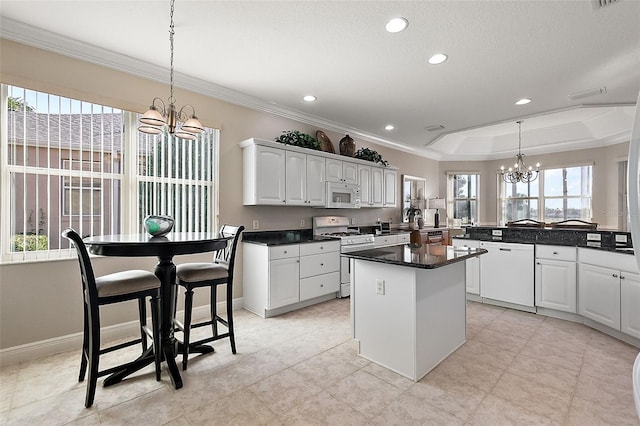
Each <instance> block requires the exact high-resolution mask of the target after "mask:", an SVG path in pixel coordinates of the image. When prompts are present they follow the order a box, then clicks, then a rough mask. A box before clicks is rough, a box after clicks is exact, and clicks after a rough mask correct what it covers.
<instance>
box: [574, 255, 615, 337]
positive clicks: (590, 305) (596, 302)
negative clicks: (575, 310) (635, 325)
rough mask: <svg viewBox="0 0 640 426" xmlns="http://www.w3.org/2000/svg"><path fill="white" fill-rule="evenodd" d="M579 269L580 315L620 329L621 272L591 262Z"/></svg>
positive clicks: (581, 265)
mask: <svg viewBox="0 0 640 426" xmlns="http://www.w3.org/2000/svg"><path fill="white" fill-rule="evenodd" d="M579 271H580V281H579V293H578V294H579V295H580V296H579V302H578V306H579V313H580V315H582V316H584V317H587V318H590V319H592V320H594V321H596V322H599V323H601V324H604V325H606V326H607V327H611V328H613V329H615V330H620V275H619V274H620V272H619V271H617V270H614V269H609V268H603V267H600V266H595V265H589V264H580V266H579Z"/></svg>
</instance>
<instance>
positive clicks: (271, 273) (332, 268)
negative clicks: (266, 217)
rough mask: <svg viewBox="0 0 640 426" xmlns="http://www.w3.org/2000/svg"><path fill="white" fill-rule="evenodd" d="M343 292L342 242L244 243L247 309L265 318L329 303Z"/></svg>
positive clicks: (245, 302) (244, 286)
mask: <svg viewBox="0 0 640 426" xmlns="http://www.w3.org/2000/svg"><path fill="white" fill-rule="evenodd" d="M339 290H340V241H326V242H324V241H323V242H313V243H306V244H287V245H277V246H267V245H262V244H253V243H248V242H246V243H243V295H244V307H245V308H246V309H247V310H249V311H251V312H254V313H256V314H258V315H260V316H262V317H269V316H273V315H278V314H280V313H284V312H287V311H290V310H294V309H299V308H302V307H304V306H309V305H311V304H313V303H319V302H322V301H324V300H329V299H331V298H334V297H335V296H336V292H338V291H339Z"/></svg>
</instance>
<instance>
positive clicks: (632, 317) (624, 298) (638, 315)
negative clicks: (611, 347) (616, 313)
mask: <svg viewBox="0 0 640 426" xmlns="http://www.w3.org/2000/svg"><path fill="white" fill-rule="evenodd" d="M620 303H621V305H620V331H622V332H623V333H626V334H629V335H631V336H633V337H637V338H639V339H640V275H638V274H633V273H630V272H622V275H621V276H620Z"/></svg>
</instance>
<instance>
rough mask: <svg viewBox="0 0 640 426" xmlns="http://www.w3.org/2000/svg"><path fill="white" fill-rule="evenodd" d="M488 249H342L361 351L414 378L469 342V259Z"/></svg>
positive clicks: (407, 247) (414, 247) (356, 336)
mask: <svg viewBox="0 0 640 426" xmlns="http://www.w3.org/2000/svg"><path fill="white" fill-rule="evenodd" d="M486 252H487V251H486V250H483V249H474V248H466V247H451V246H439V245H435V246H429V245H427V244H424V245H416V244H407V245H404V246H393V247H385V248H378V249H372V250H363V251H357V252H351V253H345V254H342V256H346V257H348V258H350V263H351V321H352V323H351V326H352V332H353V338H354V339H356V340H358V343H359V350H358V353H359V355H360V356H362V357H364V358H367V359H369V360H371V361H373V362H375V363H376V364H379V365H381V366H383V367H386V368H388V369H390V370H392V371H395V372H396V373H398V374H401V375H403V376H405V377H408V378H410V379H412V380H414V381H418V380H420V379H421V378H422V377H424V376H425V375H426V374H427V373H428V372H429V371H431V370H432V369H433V368H434V367H435V366H437V365H438V364H439V363H440V362H442V361H443V360H444V359H445V358H447V357H448V356H449V355H450V354H451V353H453V352H454V351H455V350H456V349H458V348H459V347H460V346H461V345H462V344H464V342H465V341H466V296H465V295H466V290H465V262H464V260H466V259H469V258H472V257H476V256H479V255H481V254H484V253H486Z"/></svg>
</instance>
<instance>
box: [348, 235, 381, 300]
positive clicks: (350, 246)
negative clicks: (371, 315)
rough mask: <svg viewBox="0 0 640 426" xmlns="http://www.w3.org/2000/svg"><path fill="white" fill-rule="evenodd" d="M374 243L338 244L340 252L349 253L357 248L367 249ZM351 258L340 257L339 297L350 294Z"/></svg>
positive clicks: (372, 246)
mask: <svg viewBox="0 0 640 426" xmlns="http://www.w3.org/2000/svg"><path fill="white" fill-rule="evenodd" d="M374 247H375V246H374V244H373V243H372V242H371V243H363V244H352V245H349V246H340V252H341V253H349V252H353V251H358V250H368V249H372V248H374ZM350 260H351V259H349V258H348V257H342V256H341V257H340V297H348V296H350V295H351V262H350Z"/></svg>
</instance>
